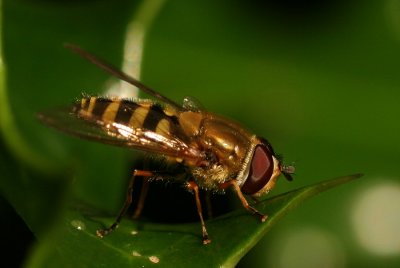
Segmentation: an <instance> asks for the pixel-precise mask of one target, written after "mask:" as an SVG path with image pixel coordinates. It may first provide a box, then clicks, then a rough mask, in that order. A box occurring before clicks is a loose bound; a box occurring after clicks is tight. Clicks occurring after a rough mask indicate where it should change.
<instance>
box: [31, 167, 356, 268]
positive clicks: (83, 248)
mask: <svg viewBox="0 0 400 268" xmlns="http://www.w3.org/2000/svg"><path fill="white" fill-rule="evenodd" d="M360 176H361V174H355V175H349V176H343V177H339V178H336V179H332V180H328V181H324V182H321V183H318V184H315V185H311V186H307V187H304V188H300V189H297V190H293V191H290V192H287V193H284V194H281V195H278V196H275V197H272V198H269V199H267V200H264V201H262V202H259V203H258V204H257V205H256V207H257V208H258V209H259V210H260V211H261V212H263V213H266V214H267V215H269V218H268V219H267V221H266V222H264V223H261V222H259V221H258V218H256V217H253V216H252V215H250V214H249V213H247V212H246V211H245V210H244V209H238V210H235V211H233V212H231V213H228V214H225V215H223V216H220V217H217V218H215V219H212V220H209V221H207V222H206V225H207V228H208V232H209V234H210V236H211V238H212V243H211V244H209V245H202V243H201V232H200V224H199V223H190V224H173V225H172V224H154V223H151V222H147V221H141V220H139V221H130V220H128V219H125V220H123V221H122V223H121V224H120V226H119V228H118V229H117V230H116V231H115V232H114V233H112V234H110V235H108V236H106V237H104V238H102V239H101V238H99V237H97V236H96V234H95V233H96V229H99V228H102V227H104V226H108V225H109V224H111V223H112V222H113V220H114V218H112V217H110V218H97V217H94V216H88V215H87V212H88V211H87V210H83V209H80V210H70V211H69V212H68V215H67V216H66V217H65V219H64V224H63V227H62V229H63V231H62V232H61V233H58V234H57V235H56V237H57V238H56V240H55V238H54V237H51V238H50V239H48V241H47V243H46V244H47V245H45V244H42V247H41V249H42V250H43V251H44V252H42V253H43V254H36V258H35V259H33V260H32V261H31V265H32V266H49V267H52V266H56V265H57V266H60V264H62V265H63V266H80V267H82V266H91V265H96V266H106V267H142V266H148V265H150V264H152V263H158V267H234V266H235V265H236V264H237V262H238V261H239V260H240V259H241V258H242V257H243V256H244V255H245V254H246V253H247V252H248V251H249V250H250V249H251V248H252V247H253V246H254V245H255V244H256V243H257V242H258V241H259V240H260V239H261V238H262V237H263V235H265V234H266V233H267V232H268V231H269V230H270V229H271V227H272V226H273V225H274V224H276V223H277V222H278V221H279V220H280V219H281V218H282V217H283V216H284V215H285V214H286V213H287V212H288V211H290V210H291V209H293V208H294V207H296V206H297V205H299V204H300V203H302V202H303V201H304V200H306V199H308V198H310V197H313V196H315V195H316V194H318V193H320V192H323V191H325V190H328V189H331V188H333V187H335V186H338V185H341V184H344V183H346V182H349V181H352V180H354V179H356V178H359V177H360ZM55 241H56V242H55ZM49 244H51V245H53V246H54V245H56V247H55V248H54V252H48V250H49V248H51V247H50V246H49ZM39 251H40V249H39ZM46 252H47V253H46ZM54 253H56V254H54Z"/></svg>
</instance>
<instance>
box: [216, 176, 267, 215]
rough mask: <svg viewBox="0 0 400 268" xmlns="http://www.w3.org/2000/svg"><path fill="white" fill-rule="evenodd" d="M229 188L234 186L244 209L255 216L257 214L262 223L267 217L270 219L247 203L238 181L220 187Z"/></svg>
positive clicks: (231, 181) (225, 183) (228, 182)
mask: <svg viewBox="0 0 400 268" xmlns="http://www.w3.org/2000/svg"><path fill="white" fill-rule="evenodd" d="M229 186H232V187H233V189H234V190H235V192H236V194H237V196H238V197H239V199H240V201H241V202H242V205H243V207H244V208H245V209H247V210H248V211H250V212H251V213H253V214H256V215H257V216H258V217H259V218H260V220H261V222H264V221H265V220H266V219H267V217H268V216H267V215H264V214H262V213H260V212H259V211H258V210H257V209H255V208H253V207H252V206H250V205H249V203H248V202H247V200H246V198H245V197H244V196H243V193H242V191H241V190H240V187H239V185H238V184H237V181H236V180H230V181H227V182H224V183H221V184H220V185H219V187H220V188H221V189H226V188H228V187H229Z"/></svg>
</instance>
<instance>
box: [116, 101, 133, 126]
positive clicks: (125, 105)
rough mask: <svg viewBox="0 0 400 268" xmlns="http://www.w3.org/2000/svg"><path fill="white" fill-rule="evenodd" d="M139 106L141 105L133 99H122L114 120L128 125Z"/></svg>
mask: <svg viewBox="0 0 400 268" xmlns="http://www.w3.org/2000/svg"><path fill="white" fill-rule="evenodd" d="M138 107H139V105H138V104H137V103H135V102H133V101H129V100H121V103H120V105H119V108H118V112H117V115H116V116H115V119H114V121H115V122H116V123H119V124H123V125H128V123H129V120H130V119H131V116H132V114H133V112H134V111H135V110H136V109H137V108H138Z"/></svg>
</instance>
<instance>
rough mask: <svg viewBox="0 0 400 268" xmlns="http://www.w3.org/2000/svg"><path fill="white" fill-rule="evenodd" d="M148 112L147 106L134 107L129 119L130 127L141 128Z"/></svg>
mask: <svg viewBox="0 0 400 268" xmlns="http://www.w3.org/2000/svg"><path fill="white" fill-rule="evenodd" d="M148 113H149V108H144V107H138V108H136V109H135V111H134V112H133V114H132V116H131V119H130V120H129V126H130V127H131V128H141V127H142V126H143V122H144V120H145V119H146V116H147V114H148Z"/></svg>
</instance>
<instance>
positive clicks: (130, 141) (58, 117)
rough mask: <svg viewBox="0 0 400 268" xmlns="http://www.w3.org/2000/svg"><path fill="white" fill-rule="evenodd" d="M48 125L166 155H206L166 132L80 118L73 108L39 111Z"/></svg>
mask: <svg viewBox="0 0 400 268" xmlns="http://www.w3.org/2000/svg"><path fill="white" fill-rule="evenodd" d="M38 118H39V120H40V121H42V122H43V123H44V124H46V125H48V126H51V127H53V128H56V129H58V130H61V131H63V132H65V133H68V134H70V135H74V136H77V137H80V138H84V139H88V140H93V141H97V142H100V143H105V144H111V145H115V146H123V147H128V148H133V149H138V150H143V151H147V152H151V153H157V154H163V155H166V156H171V157H177V158H182V159H190V160H191V161H193V160H195V161H196V162H197V161H201V160H202V159H203V158H204V155H203V153H202V152H201V151H199V150H198V149H196V148H193V147H190V146H189V145H188V144H186V143H185V142H184V141H182V140H181V139H179V138H178V137H175V136H172V135H168V134H166V133H163V134H159V133H156V132H154V131H149V130H146V129H143V128H131V127H129V126H126V125H123V124H119V123H115V122H110V123H106V122H104V121H101V120H88V119H84V118H82V117H79V116H78V115H77V114H76V113H74V112H73V111H72V110H71V109H70V108H59V109H53V110H47V111H43V112H40V113H38Z"/></svg>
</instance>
